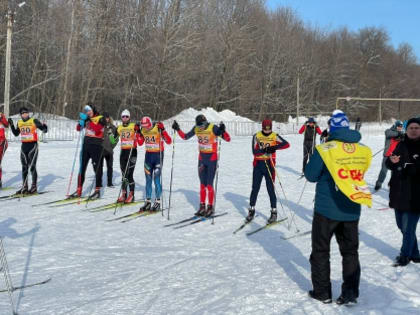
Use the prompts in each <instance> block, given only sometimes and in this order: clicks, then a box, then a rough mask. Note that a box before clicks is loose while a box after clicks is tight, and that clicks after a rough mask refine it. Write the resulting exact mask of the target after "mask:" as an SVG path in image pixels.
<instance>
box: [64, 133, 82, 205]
mask: <svg viewBox="0 0 420 315" xmlns="http://www.w3.org/2000/svg"><path fill="white" fill-rule="evenodd" d="M82 132H83V131H81V132H80V133H79V137H78V138H77V144H76V152H75V153H74V159H73V166H72V167H71V173H70V179H69V185H68V187H67V194H66V196H67V197H68V196H69V194H70V188H71V182H72V180H73V173H74V168H75V166H76V159H77V153H78V151H79V144H80V139H81V138H82Z"/></svg>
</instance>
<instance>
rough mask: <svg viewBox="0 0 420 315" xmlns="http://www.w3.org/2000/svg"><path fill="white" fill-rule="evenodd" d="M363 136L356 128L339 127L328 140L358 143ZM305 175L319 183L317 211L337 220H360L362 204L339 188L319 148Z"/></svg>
mask: <svg viewBox="0 0 420 315" xmlns="http://www.w3.org/2000/svg"><path fill="white" fill-rule="evenodd" d="M361 137H362V136H361V135H360V133H359V132H358V131H356V130H351V129H338V130H336V131H334V132H332V133H331V134H330V135H329V137H328V141H331V140H336V141H342V142H346V143H357V142H359V141H360V139H361ZM305 177H306V179H307V180H308V181H310V182H312V183H317V184H316V192H315V208H314V210H315V212H318V213H319V214H321V215H322V216H324V217H327V218H329V219H331V220H336V221H356V220H359V218H360V208H361V206H360V204H357V203H355V202H353V201H351V200H350V199H349V198H348V197H346V195H344V194H343V193H342V192H341V191H340V190H338V188H337V187H336V185H335V183H334V180H333V178H332V176H331V175H330V172H329V171H328V169H327V166H326V165H325V163H324V161H323V160H322V158H321V156H320V155H319V153H318V150H314V154H313V155H312V157H311V159H310V161H309V163H308V164H307V165H306V167H305Z"/></svg>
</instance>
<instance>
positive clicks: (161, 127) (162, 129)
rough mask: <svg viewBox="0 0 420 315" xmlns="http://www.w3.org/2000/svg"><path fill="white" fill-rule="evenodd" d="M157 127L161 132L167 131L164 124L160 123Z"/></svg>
mask: <svg viewBox="0 0 420 315" xmlns="http://www.w3.org/2000/svg"><path fill="white" fill-rule="evenodd" d="M157 126H158V129H159V130H160V131H164V130H165V126H164V125H163V123H162V122H160V121H159V122H158V123H157Z"/></svg>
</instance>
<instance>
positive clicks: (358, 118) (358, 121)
mask: <svg viewBox="0 0 420 315" xmlns="http://www.w3.org/2000/svg"><path fill="white" fill-rule="evenodd" d="M360 128H362V122H361V121H360V117H357V119H356V123H355V124H354V129H355V130H357V131H360Z"/></svg>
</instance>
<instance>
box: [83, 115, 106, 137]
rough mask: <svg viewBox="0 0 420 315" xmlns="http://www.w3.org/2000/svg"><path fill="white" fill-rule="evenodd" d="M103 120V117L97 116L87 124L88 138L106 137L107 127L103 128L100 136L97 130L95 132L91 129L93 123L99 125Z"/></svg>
mask: <svg viewBox="0 0 420 315" xmlns="http://www.w3.org/2000/svg"><path fill="white" fill-rule="evenodd" d="M101 118H102V116H95V117H92V118H91V119H90V121H88V122H87V125H86V131H85V136H86V137H92V138H100V139H102V138H103V137H104V130H105V127H102V129H101V132H100V133H99V134H98V135H97V134H96V132H95V130H93V129H92V127H91V124H92V123H94V124H97V123H98V122H99V120H100V119H101Z"/></svg>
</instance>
